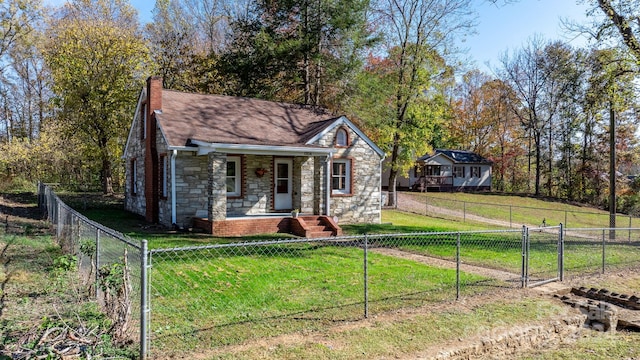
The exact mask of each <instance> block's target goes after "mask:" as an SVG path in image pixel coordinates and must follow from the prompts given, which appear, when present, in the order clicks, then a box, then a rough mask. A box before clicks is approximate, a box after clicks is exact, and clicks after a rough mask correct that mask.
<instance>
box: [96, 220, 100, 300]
mask: <svg viewBox="0 0 640 360" xmlns="http://www.w3.org/2000/svg"><path fill="white" fill-rule="evenodd" d="M95 262H96V263H95V265H96V274H95V277H96V299H97V298H98V296H99V295H100V292H99V288H100V286H98V284H99V282H100V276H99V274H100V271H99V270H100V229H96V260H95Z"/></svg>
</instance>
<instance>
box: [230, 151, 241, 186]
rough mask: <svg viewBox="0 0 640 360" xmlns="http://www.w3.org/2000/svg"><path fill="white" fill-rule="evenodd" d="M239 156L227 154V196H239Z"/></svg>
mask: <svg viewBox="0 0 640 360" xmlns="http://www.w3.org/2000/svg"><path fill="white" fill-rule="evenodd" d="M240 165H241V160H240V156H227V196H240V185H241V184H242V183H241V173H240Z"/></svg>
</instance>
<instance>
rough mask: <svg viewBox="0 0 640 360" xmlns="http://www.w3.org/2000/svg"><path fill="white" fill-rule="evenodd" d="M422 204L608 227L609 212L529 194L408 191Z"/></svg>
mask: <svg viewBox="0 0 640 360" xmlns="http://www.w3.org/2000/svg"><path fill="white" fill-rule="evenodd" d="M410 194H411V195H412V196H415V197H417V198H418V199H420V200H421V201H424V202H425V204H428V205H431V206H436V207H443V208H447V209H451V210H455V211H458V212H460V213H463V212H466V214H467V215H471V214H473V215H478V216H482V217H486V218H489V219H495V220H500V221H504V222H507V223H509V222H510V223H512V226H514V227H517V226H521V225H522V224H528V225H532V226H539V225H541V224H542V221H543V220H544V221H545V222H546V225H547V226H556V225H558V224H560V223H563V224H564V225H565V226H567V227H571V228H585V227H609V213H608V211H603V210H600V209H596V208H593V207H589V206H583V205H579V204H569V203H564V202H560V201H549V200H544V199H537V198H533V197H529V196H517V195H496V194H485V193H410ZM616 224H617V226H618V227H629V216H628V215H623V214H618V216H617V217H616ZM631 227H640V221H638V220H637V219H635V220H634V219H632V221H631Z"/></svg>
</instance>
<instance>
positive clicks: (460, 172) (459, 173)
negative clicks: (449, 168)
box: [453, 166, 464, 178]
mask: <svg viewBox="0 0 640 360" xmlns="http://www.w3.org/2000/svg"><path fill="white" fill-rule="evenodd" d="M453 177H454V178H463V177H464V166H454V167H453Z"/></svg>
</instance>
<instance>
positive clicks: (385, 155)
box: [378, 154, 411, 224]
mask: <svg viewBox="0 0 640 360" xmlns="http://www.w3.org/2000/svg"><path fill="white" fill-rule="evenodd" d="M386 158H387V154H383V155H382V158H380V178H379V179H378V189H380V212H379V213H378V223H380V224H382V207H383V206H384V205H385V204H383V203H382V162H383V161H384V159H386ZM409 186H411V183H409ZM387 197H389V192H387Z"/></svg>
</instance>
